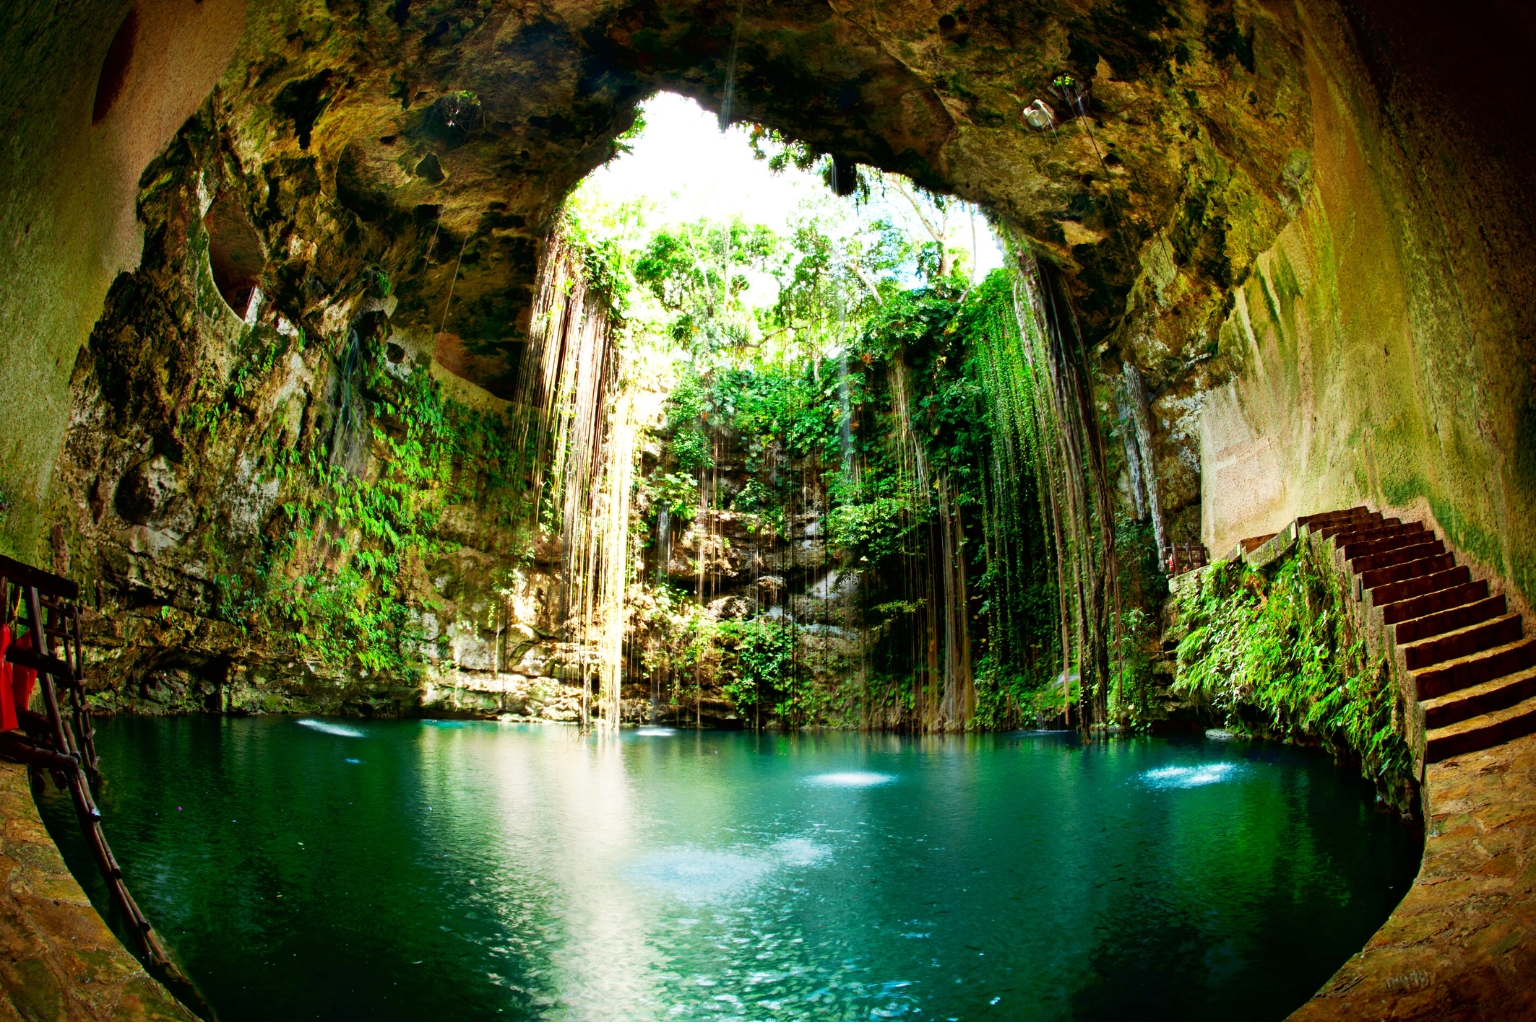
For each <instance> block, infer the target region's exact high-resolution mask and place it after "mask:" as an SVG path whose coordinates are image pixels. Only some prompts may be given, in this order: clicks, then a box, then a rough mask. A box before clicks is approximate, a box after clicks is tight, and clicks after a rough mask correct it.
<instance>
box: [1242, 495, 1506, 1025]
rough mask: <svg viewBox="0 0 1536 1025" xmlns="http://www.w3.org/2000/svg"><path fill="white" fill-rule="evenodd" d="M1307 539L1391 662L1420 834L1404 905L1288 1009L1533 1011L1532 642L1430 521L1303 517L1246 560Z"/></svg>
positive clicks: (1442, 1014)
mask: <svg viewBox="0 0 1536 1025" xmlns="http://www.w3.org/2000/svg"><path fill="white" fill-rule="evenodd" d="M1298 542H1300V543H1310V544H1314V545H1318V544H1321V545H1323V546H1325V547H1324V548H1323V549H1322V551H1324V552H1328V553H1331V555H1332V558H1333V562H1334V566H1335V567H1336V569H1337V570H1338V572H1339V573H1340V574H1341V577H1342V578H1343V579H1344V580H1345V581H1347V583H1348V586H1349V595H1350V598H1351V599H1352V604H1353V605H1354V611H1355V614H1356V621H1357V622H1358V623H1359V624H1360V626H1361V627H1362V628H1363V629H1364V631H1365V634H1366V639H1367V642H1368V644H1369V645H1370V647H1371V650H1372V652H1373V655H1375V654H1385V655H1386V656H1387V657H1388V659H1389V664H1390V671H1391V673H1392V675H1393V678H1394V680H1395V681H1396V683H1397V685H1398V687H1399V689H1400V691H1401V693H1402V697H1403V705H1402V707H1403V708H1405V709H1406V710H1407V716H1406V721H1403V722H1401V723H1400V726H1401V727H1402V728H1403V732H1404V739H1406V740H1407V742H1408V745H1409V748H1410V749H1411V750H1412V751H1413V753H1414V756H1415V759H1416V763H1417V765H1418V766H1420V767H1421V769H1422V772H1423V775H1422V779H1423V783H1424V791H1423V795H1422V796H1423V801H1424V814H1425V823H1426V830H1427V833H1426V836H1425V843H1424V861H1423V863H1422V864H1421V865H1420V867H1419V874H1418V877H1417V878H1416V879H1415V880H1414V882H1413V887H1412V888H1411V889H1410V890H1409V891H1408V893H1407V895H1406V896H1404V897H1403V900H1402V903H1400V904H1399V905H1398V906H1397V908H1396V910H1394V911H1393V912H1392V916H1391V917H1390V918H1388V919H1387V921H1386V924H1385V925H1383V926H1382V927H1381V928H1380V929H1379V930H1378V931H1377V932H1376V935H1375V936H1372V937H1371V940H1370V942H1369V943H1367V944H1366V946H1365V949H1364V950H1362V951H1361V952H1360V953H1359V954H1356V955H1355V956H1354V957H1352V958H1350V960H1349V962H1348V963H1347V964H1345V965H1344V967H1342V968H1340V969H1339V970H1338V972H1336V973H1335V974H1334V976H1333V978H1332V979H1330V980H1328V983H1327V984H1326V985H1325V986H1324V987H1323V988H1322V989H1321V990H1319V991H1318V993H1317V995H1316V996H1315V997H1313V998H1312V999H1311V1000H1310V1001H1308V1002H1307V1003H1306V1004H1305V1005H1303V1006H1302V1007H1301V1009H1300V1010H1298V1011H1297V1012H1296V1013H1295V1014H1294V1015H1292V1016H1291V1017H1292V1019H1293V1020H1297V1021H1338V1020H1362V1019H1364V1020H1381V1019H1389V1020H1399V1021H1401V1020H1413V1019H1440V1020H1444V1019H1506V1020H1507V1019H1516V1020H1518V1019H1536V736H1528V735H1527V734H1529V733H1531V731H1532V730H1533V729H1536V639H1532V638H1528V637H1526V635H1525V628H1524V622H1523V619H1522V617H1521V616H1520V615H1518V614H1516V613H1512V612H1510V611H1509V609H1508V607H1507V603H1506V602H1505V599H1504V596H1503V595H1500V594H1494V593H1491V592H1490V590H1489V587H1488V584H1487V582H1486V581H1482V580H1473V579H1472V576H1471V573H1470V571H1469V570H1468V568H1467V567H1466V566H1465V565H1461V564H1459V563H1458V562H1457V560H1456V556H1455V553H1454V552H1453V551H1450V550H1449V549H1448V548H1447V547H1446V545H1445V542H1444V541H1442V540H1441V539H1440V538H1439V537H1437V536H1436V535H1435V533H1434V532H1433V531H1431V530H1429V529H1427V528H1426V527H1425V526H1424V525H1423V524H1422V523H1416V522H1415V523H1402V522H1400V521H1399V520H1397V519H1395V518H1383V517H1382V516H1381V514H1380V513H1375V512H1371V511H1370V510H1368V509H1366V508H1364V507H1360V508H1355V509H1347V510H1342V511H1340V512H1333V513H1324V514H1321V515H1319V516H1307V517H1301V518H1299V519H1297V520H1296V522H1294V523H1292V524H1291V525H1289V526H1288V527H1286V528H1285V530H1283V531H1281V532H1280V533H1279V534H1277V535H1275V536H1274V537H1273V538H1271V539H1268V540H1266V541H1265V542H1264V543H1263V544H1262V545H1260V546H1258V547H1256V548H1255V549H1254V550H1253V551H1252V552H1244V553H1242V555H1241V557H1242V558H1244V559H1245V560H1247V561H1248V562H1250V563H1254V564H1258V565H1265V564H1268V563H1270V562H1273V561H1275V560H1277V559H1279V558H1281V557H1283V556H1284V555H1285V553H1286V552H1288V551H1289V550H1290V547H1291V546H1292V545H1294V544H1296V543H1298ZM1314 551H1318V549H1317V548H1314Z"/></svg>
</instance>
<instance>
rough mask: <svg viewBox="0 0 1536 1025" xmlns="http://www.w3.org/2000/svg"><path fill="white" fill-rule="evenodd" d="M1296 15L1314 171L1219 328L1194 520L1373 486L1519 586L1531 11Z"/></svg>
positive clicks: (1524, 502) (1236, 527)
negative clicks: (1221, 381)
mask: <svg viewBox="0 0 1536 1025" xmlns="http://www.w3.org/2000/svg"><path fill="white" fill-rule="evenodd" d="M1300 13H1301V15H1302V16H1303V19H1304V22H1303V24H1304V29H1305V31H1304V38H1305V40H1306V47H1305V55H1306V75H1307V83H1308V90H1309V92H1310V97H1311V110H1312V121H1313V134H1314V140H1313V146H1312V150H1311V179H1312V187H1311V189H1310V190H1309V192H1308V194H1307V198H1306V202H1305V205H1304V207H1303V209H1302V210H1301V212H1300V215H1299V216H1298V217H1297V218H1296V219H1295V220H1294V221H1292V222H1291V224H1289V225H1288V226H1287V227H1286V228H1285V229H1284V230H1283V231H1282V232H1281V233H1280V235H1279V237H1278V239H1277V240H1276V242H1275V244H1274V245H1273V246H1272V247H1271V248H1269V249H1268V250H1267V251H1266V252H1265V253H1264V254H1263V255H1261V256H1260V257H1259V258H1258V260H1257V261H1256V262H1255V265H1254V270H1253V274H1252V275H1251V276H1250V277H1249V278H1248V279H1247V280H1246V281H1244V282H1242V283H1241V284H1240V285H1239V286H1238V287H1237V288H1236V289H1235V290H1234V293H1233V295H1234V299H1235V302H1234V306H1233V309H1232V312H1231V314H1230V316H1229V317H1228V318H1227V320H1226V322H1225V323H1224V325H1223V327H1222V330H1221V342H1220V359H1221V360H1222V361H1224V362H1228V363H1229V365H1230V366H1232V367H1234V368H1236V371H1235V375H1234V376H1233V378H1232V380H1231V381H1230V382H1229V383H1226V384H1225V385H1223V386H1221V387H1219V388H1217V389H1216V390H1213V391H1212V392H1210V393H1208V394H1207V395H1206V396H1205V398H1204V405H1203V410H1202V412H1201V414H1200V445H1201V464H1202V473H1203V477H1204V485H1203V486H1204V503H1203V523H1202V535H1203V537H1204V539H1205V542H1206V544H1207V545H1208V546H1209V547H1210V548H1211V549H1212V552H1213V554H1216V555H1220V554H1222V553H1224V552H1226V551H1227V550H1229V549H1230V548H1231V547H1232V546H1233V545H1234V544H1235V543H1236V541H1237V540H1238V539H1239V538H1243V537H1248V536H1253V535H1258V534H1261V533H1267V532H1270V531H1273V530H1275V529H1277V528H1278V527H1279V526H1280V525H1282V524H1284V523H1286V522H1288V521H1289V520H1290V519H1292V518H1293V517H1295V516H1297V515H1299V514H1307V513H1313V512H1317V511H1320V510H1326V509H1332V508H1346V507H1349V506H1351V505H1354V504H1357V503H1361V502H1368V503H1370V504H1371V505H1373V506H1374V507H1376V508H1380V509H1382V510H1384V511H1401V512H1403V513H1405V514H1408V515H1411V516H1413V517H1416V518H1417V517H1427V518H1429V519H1430V520H1431V521H1432V522H1433V523H1434V524H1435V526H1436V527H1437V528H1438V529H1439V530H1441V531H1443V532H1444V535H1445V536H1446V537H1447V538H1448V539H1449V540H1450V541H1451V542H1452V543H1453V544H1455V545H1456V547H1457V548H1458V549H1459V550H1460V551H1461V552H1463V553H1465V554H1466V555H1467V556H1469V557H1470V558H1472V559H1473V560H1475V561H1476V562H1478V563H1480V564H1481V565H1480V566H1479V569H1481V570H1482V571H1484V572H1486V573H1488V574H1489V575H1491V576H1494V577H1496V578H1499V579H1501V580H1502V581H1503V582H1504V583H1505V584H1506V585H1507V588H1508V589H1511V590H1512V593H1513V595H1514V596H1516V597H1517V599H1518V598H1520V597H1521V596H1523V597H1524V600H1526V601H1529V597H1530V595H1532V594H1533V593H1536V592H1533V590H1532V588H1533V587H1536V577H1533V572H1536V561H1533V560H1536V526H1533V523H1532V521H1531V517H1530V510H1531V508H1532V501H1533V498H1536V463H1533V462H1532V460H1531V459H1530V457H1529V455H1528V453H1529V452H1530V451H1532V445H1533V443H1536V438H1533V437H1532V430H1533V425H1536V405H1533V399H1532V381H1531V368H1532V360H1533V357H1536V323H1533V318H1532V315H1531V313H1530V306H1531V301H1530V300H1531V297H1532V295H1533V289H1536V270H1533V267H1532V264H1531V261H1530V260H1529V257H1528V252H1529V244H1530V240H1531V238H1532V230H1531V228H1532V216H1531V205H1530V201H1529V200H1530V197H1529V195H1528V193H1529V192H1530V189H1531V183H1532V181H1533V180H1536V178H1533V173H1536V119H1533V117H1532V115H1531V112H1530V111H1529V109H1527V107H1526V106H1525V105H1524V104H1523V102H1522V101H1519V100H1517V99H1516V97H1517V96H1519V95H1520V94H1521V91H1522V90H1523V85H1522V84H1521V83H1520V82H1519V80H1518V79H1519V76H1518V73H1517V72H1516V71H1515V70H1514V69H1515V67H1516V66H1517V64H1516V63H1515V61H1516V58H1515V57H1514V53H1515V51H1516V50H1521V51H1522V52H1523V49H1522V48H1524V47H1526V46H1528V45H1529V44H1530V42H1531V41H1532V39H1533V38H1536V37H1533V35H1532V32H1533V22H1532V20H1531V18H1530V16H1529V14H1528V13H1527V12H1524V11H1517V10H1515V9H1514V8H1510V7H1504V6H1501V5H1488V6H1487V8H1486V9H1485V10H1482V12H1481V13H1482V15H1484V16H1483V17H1477V18H1455V19H1451V20H1450V21H1449V22H1447V21H1446V20H1445V19H1443V18H1439V17H1436V16H1431V15H1430V14H1429V12H1428V11H1427V10H1424V11H1419V12H1418V13H1419V14H1422V15H1424V17H1423V18H1416V17H1415V16H1414V14H1413V12H1411V11H1404V10H1401V9H1398V8H1394V9H1393V10H1392V11H1391V12H1388V11H1387V10H1386V9H1385V8H1384V7H1380V6H1378V5H1374V4H1353V5H1341V6H1338V7H1329V6H1327V5H1308V6H1306V7H1304V8H1301V9H1300ZM1500 55H1504V56H1502V57H1501V56H1500ZM1474 57H1475V58H1476V61H1475V66H1476V67H1477V69H1478V70H1477V71H1476V72H1475V73H1474V72H1472V71H1471V68H1472V67H1473V66H1474Z"/></svg>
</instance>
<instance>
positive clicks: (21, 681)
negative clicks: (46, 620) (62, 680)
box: [6, 633, 37, 715]
mask: <svg viewBox="0 0 1536 1025" xmlns="http://www.w3.org/2000/svg"><path fill="white" fill-rule="evenodd" d="M14 643H15V645H16V647H18V648H26V649H29V650H30V649H31V647H32V635H31V634H30V633H29V634H27V635H26V636H25V637H23V638H22V639H21V640H19V641H15V642H14ZM6 667H7V668H8V669H9V670H10V673H11V700H12V701H14V702H15V703H16V708H26V707H27V704H28V703H29V702H30V701H31V700H32V685H33V684H35V683H37V670H36V669H23V668H22V667H21V666H15V665H11V664H10V663H6ZM11 714H12V715H15V714H16V713H15V711H14V709H13V710H12V712H11Z"/></svg>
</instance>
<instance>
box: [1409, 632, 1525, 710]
mask: <svg viewBox="0 0 1536 1025" xmlns="http://www.w3.org/2000/svg"><path fill="white" fill-rule="evenodd" d="M1533 665H1536V641H1533V640H1531V639H1530V638H1523V639H1521V640H1518V641H1514V642H1512V643H1509V644H1501V645H1499V646H1498V647H1496V648H1489V649H1488V650H1487V651H1479V652H1476V653H1474V654H1471V655H1464V656H1462V657H1460V658H1454V659H1451V660H1450V661H1447V662H1437V663H1436V664H1434V665H1432V666H1427V667H1425V668H1423V669H1420V670H1418V671H1417V672H1415V673H1414V674H1413V684H1414V690H1415V691H1416V692H1417V694H1418V698H1419V700H1420V701H1428V700H1429V699H1430V698H1438V697H1439V696H1440V695H1442V694H1449V693H1450V692H1451V691H1453V690H1461V689H1462V688H1464V687H1474V686H1476V685H1477V684H1479V683H1487V682H1488V681H1489V680H1496V679H1498V678H1499V677H1501V676H1508V675H1509V674H1510V673H1518V672H1519V671H1520V670H1522V669H1529V668H1530V667H1531V666H1533Z"/></svg>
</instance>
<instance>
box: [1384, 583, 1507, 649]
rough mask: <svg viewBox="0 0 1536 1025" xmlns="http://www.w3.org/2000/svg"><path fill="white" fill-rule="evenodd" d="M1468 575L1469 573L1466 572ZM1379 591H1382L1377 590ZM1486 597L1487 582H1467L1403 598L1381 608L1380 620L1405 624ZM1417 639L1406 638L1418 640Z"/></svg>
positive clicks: (1395, 585)
mask: <svg viewBox="0 0 1536 1025" xmlns="http://www.w3.org/2000/svg"><path fill="white" fill-rule="evenodd" d="M1468 572H1469V573H1470V571H1468ZM1387 586H1388V587H1397V586H1398V585H1397V584H1388V585H1387ZM1379 590H1384V588H1383V589H1379ZM1486 597H1488V581H1486V580H1469V581H1467V582H1466V583H1464V584H1457V585H1455V586H1454V587H1447V588H1445V589H1444V590H1440V591H1430V592H1429V593H1428V594H1420V595H1417V596H1416V597H1413V598H1404V599H1403V600H1402V601H1395V602H1393V603H1392V604H1390V605H1383V606H1381V620H1382V622H1383V623H1385V624H1386V625H1388V626H1391V625H1392V624H1393V623H1405V622H1407V621H1408V620H1410V619H1418V618H1420V617H1422V616H1428V615H1430V614H1432V613H1435V612H1439V611H1441V610H1442V609H1453V608H1456V607H1457V606H1458V605H1468V604H1471V603H1473V602H1478V601H1481V600H1482V599H1484V598H1486ZM1500 611H1502V610H1500ZM1427 636H1429V635H1428V634H1420V635H1419V637H1427ZM1419 637H1412V638H1407V639H1405V640H1404V641H1402V642H1400V643H1407V641H1408V640H1418V639H1419Z"/></svg>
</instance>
